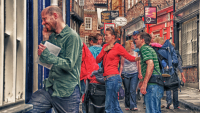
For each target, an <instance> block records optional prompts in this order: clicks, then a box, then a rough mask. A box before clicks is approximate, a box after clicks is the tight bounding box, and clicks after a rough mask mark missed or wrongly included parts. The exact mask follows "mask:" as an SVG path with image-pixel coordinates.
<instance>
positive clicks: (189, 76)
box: [183, 67, 199, 83]
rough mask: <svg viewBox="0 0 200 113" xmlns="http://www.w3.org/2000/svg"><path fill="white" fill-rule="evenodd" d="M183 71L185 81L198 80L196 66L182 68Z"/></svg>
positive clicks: (194, 81) (192, 81)
mask: <svg viewBox="0 0 200 113" xmlns="http://www.w3.org/2000/svg"><path fill="white" fill-rule="evenodd" d="M183 72H184V75H185V78H186V82H187V83H196V82H199V79H198V76H197V67H193V68H185V69H183Z"/></svg>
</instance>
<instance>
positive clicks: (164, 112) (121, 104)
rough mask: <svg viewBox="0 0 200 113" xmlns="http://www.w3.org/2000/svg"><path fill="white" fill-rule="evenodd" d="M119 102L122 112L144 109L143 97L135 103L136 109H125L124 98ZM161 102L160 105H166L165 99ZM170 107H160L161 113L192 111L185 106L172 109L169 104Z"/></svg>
mask: <svg viewBox="0 0 200 113" xmlns="http://www.w3.org/2000/svg"><path fill="white" fill-rule="evenodd" d="M119 103H120V107H121V109H122V111H123V113H145V109H144V108H143V99H141V100H139V101H138V103H137V105H138V111H126V110H125V106H124V100H120V101H119ZM161 103H162V105H165V106H166V101H165V100H161ZM170 108H171V109H166V108H161V110H162V113H194V112H192V111H191V110H187V109H185V108H180V109H174V108H173V105H171V106H170Z"/></svg>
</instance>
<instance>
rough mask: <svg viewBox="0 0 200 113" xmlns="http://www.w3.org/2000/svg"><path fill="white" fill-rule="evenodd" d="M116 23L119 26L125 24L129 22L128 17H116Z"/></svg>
mask: <svg viewBox="0 0 200 113" xmlns="http://www.w3.org/2000/svg"><path fill="white" fill-rule="evenodd" d="M115 24H116V25H118V26H125V25H126V24H127V19H126V18H125V17H117V18H115Z"/></svg>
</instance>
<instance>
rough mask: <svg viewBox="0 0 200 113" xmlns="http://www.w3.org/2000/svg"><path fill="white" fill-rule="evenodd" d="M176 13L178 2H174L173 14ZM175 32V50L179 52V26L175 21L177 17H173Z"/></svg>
mask: <svg viewBox="0 0 200 113" xmlns="http://www.w3.org/2000/svg"><path fill="white" fill-rule="evenodd" d="M175 12H176V2H175V0H173V13H175ZM173 30H174V43H175V49H176V50H179V41H178V37H177V25H176V21H175V15H173Z"/></svg>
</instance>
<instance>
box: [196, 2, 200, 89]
mask: <svg viewBox="0 0 200 113" xmlns="http://www.w3.org/2000/svg"><path fill="white" fill-rule="evenodd" d="M199 10H200V1H199ZM199 16H200V12H199ZM198 22H200V20H199V21H198ZM198 27H199V28H200V24H199V26H198ZM197 30H199V29H197ZM197 35H198V36H197V45H198V46H197V55H198V57H197V58H198V59H197V62H198V63H197V70H198V71H197V75H198V79H199V78H200V75H199V70H200V67H199V64H200V60H199V48H200V40H199V36H200V30H199V31H197ZM199 90H200V79H199Z"/></svg>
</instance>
